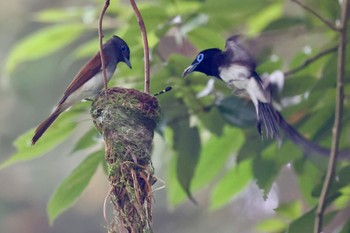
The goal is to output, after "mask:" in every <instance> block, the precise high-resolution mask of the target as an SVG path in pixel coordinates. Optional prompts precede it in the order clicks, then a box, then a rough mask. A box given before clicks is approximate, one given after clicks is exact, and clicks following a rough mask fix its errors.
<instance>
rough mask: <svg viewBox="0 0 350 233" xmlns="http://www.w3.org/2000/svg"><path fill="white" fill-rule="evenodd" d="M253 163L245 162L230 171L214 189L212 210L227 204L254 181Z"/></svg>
mask: <svg viewBox="0 0 350 233" xmlns="http://www.w3.org/2000/svg"><path fill="white" fill-rule="evenodd" d="M252 178H253V174H252V161H251V160H245V161H243V162H241V163H239V164H237V165H236V166H235V167H234V168H233V169H231V170H230V171H228V172H227V173H226V174H225V176H224V177H223V178H222V179H221V180H220V181H219V182H218V184H217V185H216V186H215V187H214V189H213V191H212V194H211V203H210V208H212V209H218V208H220V207H222V206H224V205H225V204H227V203H228V202H229V201H230V200H232V198H234V197H235V195H237V194H238V193H239V192H241V191H242V190H243V188H244V187H246V185H247V184H248V183H249V182H250V181H251V180H252Z"/></svg>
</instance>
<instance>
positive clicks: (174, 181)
mask: <svg viewBox="0 0 350 233" xmlns="http://www.w3.org/2000/svg"><path fill="white" fill-rule="evenodd" d="M176 170H177V157H176V156H173V157H172V158H171V161H170V164H169V172H168V177H167V181H168V182H167V189H168V190H167V195H168V201H169V204H170V205H171V206H178V205H179V204H181V203H182V202H184V201H185V199H186V198H187V196H188V195H187V194H186V193H185V191H184V189H183V188H182V187H181V184H180V183H179V179H178V178H177V171H176Z"/></svg>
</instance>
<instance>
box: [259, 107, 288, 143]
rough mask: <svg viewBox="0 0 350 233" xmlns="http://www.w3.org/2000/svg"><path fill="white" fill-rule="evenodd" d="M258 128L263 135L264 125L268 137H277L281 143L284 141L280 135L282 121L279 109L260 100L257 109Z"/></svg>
mask: <svg viewBox="0 0 350 233" xmlns="http://www.w3.org/2000/svg"><path fill="white" fill-rule="evenodd" d="M257 118H258V123H257V128H258V131H259V134H260V135H262V127H263V128H264V130H265V134H266V136H267V137H270V138H275V139H277V141H278V142H279V143H281V142H282V139H281V136H280V127H279V126H280V122H281V115H280V114H279V113H278V111H277V110H276V109H275V108H274V107H273V106H272V105H271V104H270V103H263V102H260V101H258V109H257Z"/></svg>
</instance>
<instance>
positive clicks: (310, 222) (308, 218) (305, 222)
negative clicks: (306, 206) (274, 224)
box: [286, 208, 315, 233]
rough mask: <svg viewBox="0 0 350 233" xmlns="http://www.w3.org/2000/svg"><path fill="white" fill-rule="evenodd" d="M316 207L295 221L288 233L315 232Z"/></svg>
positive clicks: (289, 227)
mask: <svg viewBox="0 0 350 233" xmlns="http://www.w3.org/2000/svg"><path fill="white" fill-rule="evenodd" d="M314 221H315V208H314V209H312V210H310V211H308V212H307V213H306V214H304V215H302V216H301V217H299V218H297V219H296V220H295V221H293V222H292V223H291V224H290V225H289V226H288V229H287V231H286V233H300V232H313V227H314Z"/></svg>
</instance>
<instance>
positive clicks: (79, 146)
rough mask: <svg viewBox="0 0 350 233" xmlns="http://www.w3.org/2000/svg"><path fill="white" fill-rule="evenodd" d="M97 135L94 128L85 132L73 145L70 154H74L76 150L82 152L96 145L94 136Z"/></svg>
mask: <svg viewBox="0 0 350 233" xmlns="http://www.w3.org/2000/svg"><path fill="white" fill-rule="evenodd" d="M97 135H99V133H98V131H97V130H96V128H95V127H92V128H91V129H90V130H89V131H88V132H86V133H85V134H84V135H83V136H82V137H81V138H80V139H79V141H78V142H77V143H75V145H74V149H73V151H72V152H76V151H78V150H84V149H86V148H89V147H91V146H92V145H94V144H95V143H96V140H95V138H96V136H97Z"/></svg>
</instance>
